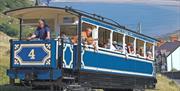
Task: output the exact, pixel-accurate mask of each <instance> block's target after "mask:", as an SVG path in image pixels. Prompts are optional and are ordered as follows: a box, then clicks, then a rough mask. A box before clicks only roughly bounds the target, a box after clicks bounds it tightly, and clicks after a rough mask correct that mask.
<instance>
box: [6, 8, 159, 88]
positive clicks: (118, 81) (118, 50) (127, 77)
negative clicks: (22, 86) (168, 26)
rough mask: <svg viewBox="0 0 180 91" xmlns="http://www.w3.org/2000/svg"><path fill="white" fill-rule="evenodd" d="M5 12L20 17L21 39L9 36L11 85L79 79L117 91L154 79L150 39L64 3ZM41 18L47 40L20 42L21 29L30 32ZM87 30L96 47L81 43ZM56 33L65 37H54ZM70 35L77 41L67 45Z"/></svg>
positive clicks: (63, 83) (148, 83) (60, 83)
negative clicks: (48, 27) (15, 83)
mask: <svg viewBox="0 0 180 91" xmlns="http://www.w3.org/2000/svg"><path fill="white" fill-rule="evenodd" d="M5 14H6V15H9V16H13V17H16V18H18V19H19V20H20V38H19V39H18V40H10V43H11V45H10V47H11V55H10V69H9V70H8V71H7V75H8V76H9V78H10V82H11V83H14V80H15V79H20V80H21V82H31V83H32V84H36V85H37V83H38V84H43V85H51V86H59V87H63V86H68V85H71V84H75V83H78V84H79V85H81V86H83V87H89V88H101V89H104V90H112V89H116V90H118V89H139V88H141V89H143V88H145V87H146V86H155V84H156V82H157V81H156V73H155V69H154V51H155V45H156V42H157V40H156V39H154V38H151V37H149V36H146V35H143V34H140V33H137V32H134V31H132V30H130V29H128V28H126V27H123V26H120V25H117V24H114V23H111V22H107V21H105V20H104V19H105V18H104V17H100V16H96V15H94V14H92V15H90V14H86V13H85V12H82V11H79V10H75V9H72V8H68V7H65V8H59V7H49V6H35V7H26V8H20V9H15V10H10V11H7V12H5ZM41 17H43V18H44V19H45V20H46V21H47V23H48V24H49V26H50V29H51V34H52V39H50V40H32V41H26V40H23V38H24V36H23V31H27V30H29V31H30V30H31V29H32V30H33V29H34V27H35V26H36V22H37V20H38V19H39V18H41ZM99 17H100V18H99ZM86 28H91V29H92V35H91V37H92V38H93V39H95V40H94V42H95V43H96V45H95V46H96V49H95V48H94V46H92V45H88V44H86V45H84V44H83V43H82V42H83V41H82V40H81V37H82V36H81V32H82V31H84V30H85V29H86ZM61 33H64V34H66V38H60V37H58V36H59V35H61ZM72 36H78V38H77V39H78V40H77V43H75V44H73V43H71V37H72ZM45 83H47V84H45Z"/></svg>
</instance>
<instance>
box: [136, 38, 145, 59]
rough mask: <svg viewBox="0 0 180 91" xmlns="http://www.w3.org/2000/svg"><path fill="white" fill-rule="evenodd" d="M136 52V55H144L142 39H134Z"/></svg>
mask: <svg viewBox="0 0 180 91" xmlns="http://www.w3.org/2000/svg"><path fill="white" fill-rule="evenodd" d="M136 54H137V56H138V57H144V41H142V40H139V39H137V40H136Z"/></svg>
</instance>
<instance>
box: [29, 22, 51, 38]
mask: <svg viewBox="0 0 180 91" xmlns="http://www.w3.org/2000/svg"><path fill="white" fill-rule="evenodd" d="M34 38H38V39H40V40H45V39H50V29H49V26H48V25H47V24H46V22H45V20H44V19H40V20H39V21H38V27H37V28H36V31H35V32H34V33H33V34H32V35H31V36H30V37H28V38H27V40H32V39H34Z"/></svg>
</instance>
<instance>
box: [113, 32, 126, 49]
mask: <svg viewBox="0 0 180 91" xmlns="http://www.w3.org/2000/svg"><path fill="white" fill-rule="evenodd" d="M112 44H113V46H114V47H115V48H116V51H120V52H123V34H120V33H116V32H113V42H112Z"/></svg>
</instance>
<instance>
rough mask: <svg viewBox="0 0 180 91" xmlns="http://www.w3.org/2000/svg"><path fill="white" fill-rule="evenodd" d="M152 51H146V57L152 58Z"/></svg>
mask: <svg viewBox="0 0 180 91" xmlns="http://www.w3.org/2000/svg"><path fill="white" fill-rule="evenodd" d="M152 58H153V57H152V53H151V52H150V51H148V52H147V59H152Z"/></svg>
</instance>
